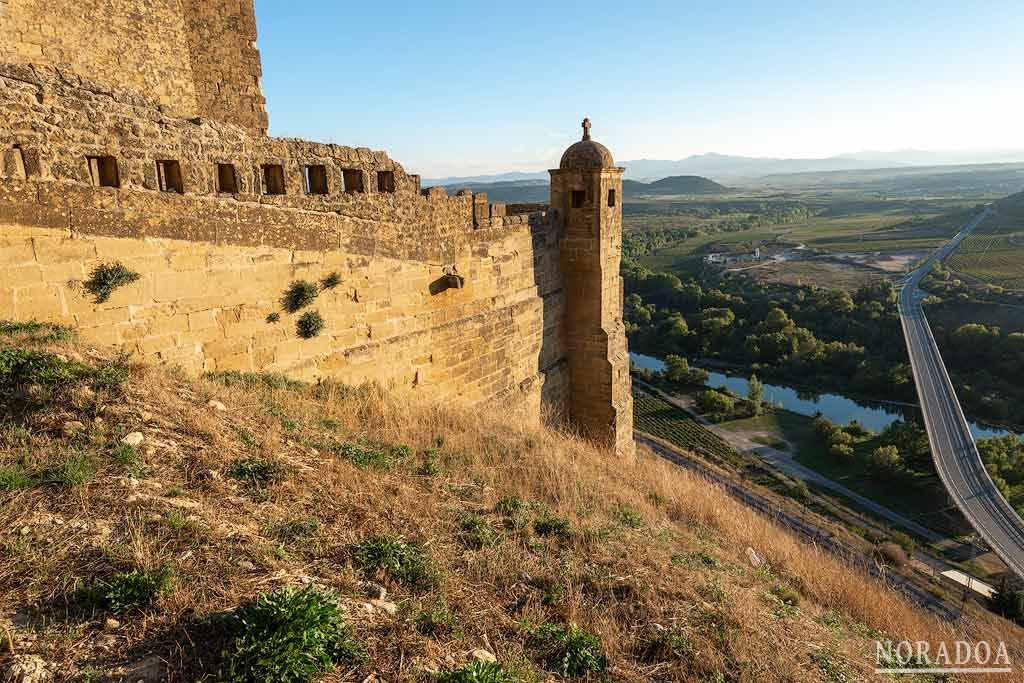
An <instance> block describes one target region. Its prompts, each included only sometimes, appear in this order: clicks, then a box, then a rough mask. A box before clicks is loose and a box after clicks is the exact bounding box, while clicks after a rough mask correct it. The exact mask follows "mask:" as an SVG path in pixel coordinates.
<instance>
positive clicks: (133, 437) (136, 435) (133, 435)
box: [121, 432, 146, 446]
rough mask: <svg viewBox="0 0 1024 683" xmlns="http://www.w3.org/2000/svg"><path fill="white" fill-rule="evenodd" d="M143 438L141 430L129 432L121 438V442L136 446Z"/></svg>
mask: <svg viewBox="0 0 1024 683" xmlns="http://www.w3.org/2000/svg"><path fill="white" fill-rule="evenodd" d="M145 440H146V437H144V436H142V432H129V433H128V434H125V435H124V438H123V439H121V443H123V444H127V445H129V446H138V445H139V444H141V443H142V442H143V441H145Z"/></svg>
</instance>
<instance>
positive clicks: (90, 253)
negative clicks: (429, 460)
mask: <svg viewBox="0 0 1024 683" xmlns="http://www.w3.org/2000/svg"><path fill="white" fill-rule="evenodd" d="M0 109H2V110H3V111H7V112H10V113H11V114H12V118H11V119H10V120H8V121H7V122H6V124H5V125H4V126H3V127H2V128H0V162H2V163H0V312H2V313H0V317H11V318H15V319H19V320H28V319H35V320H48V321H54V322H60V323H63V324H67V325H69V326H71V327H73V328H75V329H76V330H78V332H79V333H80V335H81V337H82V338H83V339H85V340H86V341H92V342H94V343H97V344H103V345H109V346H113V347H117V348H121V349H124V350H126V351H130V352H132V353H134V354H136V355H137V356H139V357H141V358H143V359H147V360H153V361H157V362H167V363H174V364H177V365H181V366H183V367H185V368H186V369H188V370H190V371H193V372H201V371H211V370H253V371H280V372H287V373H288V374H290V375H292V376H297V377H303V378H307V379H313V378H319V377H330V378H334V379H337V380H339V381H343V382H351V383H359V382H363V381H368V380H374V381H379V382H381V383H383V384H385V385H387V386H389V387H392V388H409V389H413V388H415V389H418V390H422V391H426V392H431V393H434V394H436V395H437V396H438V397H443V398H454V399H458V400H465V401H469V402H481V401H487V400H500V399H509V400H511V401H513V402H514V403H516V404H517V405H520V406H523V407H525V408H527V409H528V410H529V412H531V413H532V414H535V415H539V414H540V412H541V406H542V404H545V405H546V406H547V409H548V410H549V411H550V412H553V413H558V412H561V411H562V410H563V408H564V401H565V397H566V396H567V394H568V386H567V385H568V374H567V369H566V363H565V343H564V329H563V325H562V319H563V311H564V301H563V294H562V281H561V274H560V271H559V261H558V240H559V234H558V231H557V230H556V229H555V228H554V227H553V225H552V221H551V220H549V216H548V215H547V213H546V212H544V211H533V212H531V213H529V214H518V215H507V212H506V211H505V209H504V207H503V206H502V205H500V204H490V203H489V202H487V200H486V197H484V196H483V195H475V196H474V195H472V194H470V193H461V194H460V195H459V196H455V197H449V196H448V195H447V193H446V192H444V190H442V189H440V188H431V189H428V190H424V191H420V189H419V178H418V177H416V176H411V175H408V174H406V173H405V171H404V170H403V169H402V167H401V166H400V165H398V164H396V163H394V162H393V161H391V160H390V159H389V158H388V157H387V155H385V154H384V153H382V152H373V151H370V150H368V149H358V148H356V149H354V148H349V147H342V146H338V145H321V144H316V143H311V142H305V141H299V140H280V139H273V138H266V137H260V136H253V135H251V134H250V133H249V132H248V131H246V130H245V129H243V128H240V127H238V126H233V125H231V124H221V123H218V122H199V123H196V122H193V121H189V120H185V119H179V118H174V117H171V116H169V115H167V114H164V113H160V112H155V111H154V110H153V109H151V108H148V107H147V106H146V103H145V102H141V101H138V100H136V99H135V98H133V97H132V96H131V95H130V94H128V93H115V94H114V95H111V94H100V93H96V92H94V91H93V90H92V89H91V88H89V87H83V86H81V85H80V84H76V83H74V82H69V81H68V80H67V79H66V78H64V77H63V76H61V75H60V74H59V73H57V72H54V71H50V70H47V69H44V68H41V67H34V68H31V69H29V68H28V67H24V66H21V65H0ZM90 156H93V157H95V156H107V157H109V158H111V159H113V160H114V161H115V162H116V165H117V174H116V175H117V186H116V187H107V186H100V183H99V182H98V178H97V177H96V176H95V173H94V170H93V169H90V164H89V162H88V158H89V157H90ZM168 160H174V161H175V162H177V163H178V164H179V166H180V170H181V187H180V191H161V188H162V186H161V184H160V182H159V177H158V172H157V168H158V162H160V161H164V162H166V161H168ZM219 164H220V165H223V164H228V165H231V166H232V167H233V168H234V169H235V171H236V174H237V184H238V186H237V188H235V189H236V191H235V192H230V193H229V192H220V191H218V182H219V179H218V165H219ZM268 164H273V165H278V166H280V167H281V169H282V172H283V173H282V178H283V181H284V182H283V187H282V188H280V189H281V190H282V191H283V192H284V193H283V194H268V193H267V192H268V188H267V187H266V184H265V178H264V177H263V175H262V173H263V168H264V167H265V166H267V165H268ZM309 166H317V167H320V168H322V169H323V180H325V181H326V183H325V184H324V185H323V186H321V187H319V188H318V191H322V192H324V194H310V193H309V190H310V186H309V182H308V180H307V178H306V172H307V168H308V167H309ZM382 173H383V174H387V175H386V180H387V182H386V183H384V182H383V181H384V180H385V176H379V174H382ZM346 174H348V177H349V180H351V178H352V177H353V174H356V175H357V177H358V179H359V185H360V188H359V189H358V190H355V189H353V188H351V187H349V188H348V190H346V184H345V183H346V180H345V177H346ZM349 184H350V185H351V184H352V183H349ZM163 189H164V190H166V189H167V188H166V187H163ZM113 262H119V263H122V264H124V265H125V266H127V267H128V268H130V269H131V270H133V271H135V272H137V273H139V274H140V276H141V277H140V279H139V280H138V281H137V282H135V283H133V284H130V285H128V286H125V287H123V288H121V289H118V290H117V291H115V292H114V294H113V295H112V296H111V297H110V299H109V301H107V302H105V303H97V302H96V301H95V300H94V297H93V296H92V295H90V294H89V293H88V292H87V291H86V289H85V288H84V286H83V282H84V281H85V280H86V279H87V278H88V277H89V275H90V273H91V272H92V270H93V269H94V268H95V267H96V266H97V265H99V264H101V263H113ZM452 268H454V269H455V271H456V272H457V273H458V275H459V276H461V277H462V278H464V282H463V286H462V287H461V288H452V287H449V286H447V285H448V280H447V279H446V278H445V274H446V273H448V272H451V269H452ZM332 273H337V275H338V276H340V278H341V284H340V285H338V286H337V287H336V288H334V289H329V290H325V291H323V292H322V293H321V294H320V295H319V296H318V297H317V299H316V301H315V302H314V303H313V305H312V306H310V307H309V309H308V310H316V311H317V312H319V313H320V315H321V316H322V317H323V318H324V320H325V323H326V325H325V328H324V330H323V332H322V333H321V334H320V335H319V336H317V337H314V338H312V339H302V338H300V337H299V336H298V334H297V333H296V327H295V321H296V318H297V317H298V316H299V315H301V313H302V312H304V311H299V312H298V313H295V314H291V313H288V312H286V311H284V310H283V308H282V303H281V299H282V296H283V294H284V292H285V290H286V289H287V287H288V286H289V284H290V283H291V282H293V281H295V280H308V281H311V282H319V281H320V280H322V279H323V278H324V277H326V276H327V275H329V274H332ZM275 312H276V313H278V314H279V315H280V320H279V321H277V322H268V315H270V314H271V313H275Z"/></svg>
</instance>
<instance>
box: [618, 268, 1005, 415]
mask: <svg viewBox="0 0 1024 683" xmlns="http://www.w3.org/2000/svg"><path fill="white" fill-rule="evenodd" d="M677 272H679V275H677V274H673V273H663V272H653V271H650V270H648V269H647V268H644V267H643V266H637V265H635V264H634V265H628V266H627V267H626V268H625V269H624V271H623V277H624V280H625V291H626V294H627V296H626V300H625V306H624V316H625V320H626V332H627V334H628V335H629V340H630V347H631V348H633V349H634V350H638V351H641V352H645V353H650V354H652V355H657V356H665V355H666V354H675V355H678V356H684V357H689V358H703V359H716V360H719V361H726V362H729V363H733V364H736V365H741V366H744V367H750V368H753V369H754V370H755V371H756V372H758V373H760V374H761V375H762V376H764V377H766V378H771V379H775V380H777V381H784V382H787V383H790V384H794V385H797V386H811V387H814V388H815V389H816V390H820V391H829V390H832V391H838V392H842V393H847V394H850V393H852V394H860V395H863V396H868V397H879V398H885V399H890V400H899V401H907V402H914V401H916V400H917V392H916V389H915V386H914V381H913V374H912V372H911V369H910V364H909V361H908V358H907V352H906V346H905V344H904V342H903V331H902V328H901V326H900V321H899V313H898V310H897V290H896V288H895V285H893V283H892V282H891V281H889V280H880V281H878V282H877V283H874V284H871V285H867V286H864V287H861V288H860V289H858V290H856V291H854V292H853V293H849V292H846V291H843V290H838V289H834V290H832V289H822V288H817V287H813V286H797V287H787V286H782V285H775V286H768V285H765V284H763V283H757V282H754V281H751V280H750V279H749V278H746V277H744V276H743V275H741V274H731V273H728V272H722V271H719V270H712V269H707V270H701V271H695V272H694V273H692V274H690V273H687V272H686V271H683V270H680V271H677ZM680 276H682V277H680ZM934 332H935V338H936V341H937V342H938V344H939V348H940V350H941V351H942V354H943V357H944V358H945V359H946V362H947V366H948V367H949V369H950V372H951V373H952V375H953V378H954V382H955V384H956V386H957V391H958V394H959V396H960V399H961V401H962V402H963V404H964V407H965V410H966V411H967V412H968V413H970V414H971V415H972V416H973V417H974V418H975V419H980V420H987V421H992V422H996V423H1000V424H1016V425H1020V424H1024V384H1022V383H1021V382H1019V381H1018V378H1020V377H1024V333H1020V332H1010V333H1006V332H1003V331H1002V330H1000V329H999V328H998V327H990V326H985V325H978V324H972V323H968V324H965V325H960V326H956V327H951V328H948V329H947V328H944V327H941V326H938V327H936V328H935V329H934Z"/></svg>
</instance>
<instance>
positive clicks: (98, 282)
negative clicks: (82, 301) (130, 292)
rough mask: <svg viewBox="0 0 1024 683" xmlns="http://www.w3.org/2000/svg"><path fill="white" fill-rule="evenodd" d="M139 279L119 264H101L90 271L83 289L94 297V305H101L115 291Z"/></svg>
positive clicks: (131, 271)
mask: <svg viewBox="0 0 1024 683" xmlns="http://www.w3.org/2000/svg"><path fill="white" fill-rule="evenodd" d="M140 277H142V276H141V275H139V274H138V273H136V272H135V271H133V270H130V269H129V268H128V267H127V266H125V265H124V264H123V263H121V262H116V263H101V264H100V265H98V266H96V267H95V268H93V269H92V273H91V274H90V275H89V279H88V280H86V281H85V289H86V290H87V291H88V292H89V293H91V294H92V295H93V297H95V299H96V303H98V304H102V303H103V302H104V301H106V300H107V299H109V298H110V295H111V294H113V293H114V290H115V289H117V288H118V287H123V286H124V285H130V284H131V283H133V282H135V281H136V280H138V279H139V278H140Z"/></svg>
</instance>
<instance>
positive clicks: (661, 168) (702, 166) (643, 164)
mask: <svg viewBox="0 0 1024 683" xmlns="http://www.w3.org/2000/svg"><path fill="white" fill-rule="evenodd" d="M1015 161H1024V150H1013V149H1007V150H982V151H928V150H913V149H908V150H900V151H896V152H875V151H866V152H855V153H850V154H841V155H838V156H834V157H828V158H825V159H784V158H766V157H744V156H733V155H728V154H714V153H710V154H696V155H694V156H689V157H686V158H685V159H679V160H676V161H668V160H658V159H636V160H633V161H620V162H618V164H619V166H624V167H625V168H626V173H625V178H628V179H631V180H644V181H650V180H657V179H660V178H667V177H669V176H687V175H691V176H704V177H710V178H714V179H715V180H717V181H720V182H729V181H730V180H732V179H739V178H758V177H761V176H767V175H781V174H786V173H815V172H817V173H823V172H828V171H853V170H866V169H874V168H891V167H910V166H941V165H954V164H983V163H1007V162H1015ZM547 179H548V173H547V171H537V172H535V173H522V172H515V173H498V174H495V175H478V176H463V177H451V178H437V179H426V180H424V181H423V184H424V186H429V185H445V186H451V185H460V186H462V187H466V186H469V185H474V184H478V183H497V182H512V183H516V184H520V183H522V182H523V181H535V180H543V181H546V180H547Z"/></svg>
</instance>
